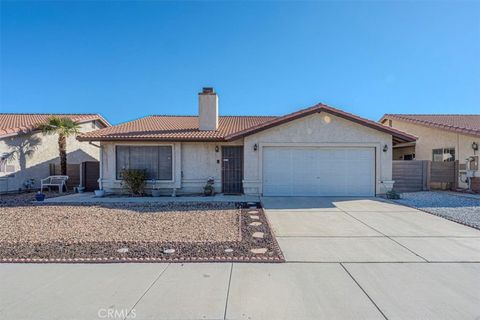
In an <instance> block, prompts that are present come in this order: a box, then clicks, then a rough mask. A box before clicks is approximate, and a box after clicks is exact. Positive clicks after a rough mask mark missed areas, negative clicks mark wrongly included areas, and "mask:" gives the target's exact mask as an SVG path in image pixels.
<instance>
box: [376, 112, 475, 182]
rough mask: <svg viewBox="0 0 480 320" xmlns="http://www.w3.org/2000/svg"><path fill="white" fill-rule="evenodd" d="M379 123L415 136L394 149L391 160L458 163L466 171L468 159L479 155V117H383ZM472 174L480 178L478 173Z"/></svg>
mask: <svg viewBox="0 0 480 320" xmlns="http://www.w3.org/2000/svg"><path fill="white" fill-rule="evenodd" d="M380 122H381V123H382V124H384V125H386V126H389V127H392V128H395V129H399V130H402V131H405V132H408V133H410V134H412V135H414V136H416V137H417V141H416V142H409V143H403V144H398V145H396V146H394V147H393V160H412V159H415V160H430V161H455V160H458V161H459V164H460V168H465V164H466V159H467V158H469V157H471V156H478V155H479V151H478V145H479V144H480V115H456V114H448V115H442V114H438V115H428V114H385V115H384V116H383V117H382V118H381V119H380ZM475 149H477V150H475ZM475 175H476V177H480V174H479V172H478V171H477V172H476V173H475ZM460 178H461V177H460ZM475 180H476V179H475ZM460 186H461V187H466V184H465V183H462V182H460Z"/></svg>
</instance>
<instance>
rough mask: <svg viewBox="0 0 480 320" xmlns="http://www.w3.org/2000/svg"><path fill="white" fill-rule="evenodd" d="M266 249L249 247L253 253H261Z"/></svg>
mask: <svg viewBox="0 0 480 320" xmlns="http://www.w3.org/2000/svg"><path fill="white" fill-rule="evenodd" d="M267 251H268V249H267V248H256V249H250V252H252V253H255V254H263V253H266V252H267Z"/></svg>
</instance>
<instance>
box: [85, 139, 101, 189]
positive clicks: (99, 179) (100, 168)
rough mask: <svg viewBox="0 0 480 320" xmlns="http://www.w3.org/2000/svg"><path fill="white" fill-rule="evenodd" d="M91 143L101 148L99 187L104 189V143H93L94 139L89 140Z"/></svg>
mask: <svg viewBox="0 0 480 320" xmlns="http://www.w3.org/2000/svg"><path fill="white" fill-rule="evenodd" d="M88 143H89V144H90V145H92V146H94V147H97V148H99V149H100V165H99V171H100V174H99V177H98V189H100V190H103V183H102V182H103V146H102V145H97V144H95V143H93V142H92V141H89V142H88Z"/></svg>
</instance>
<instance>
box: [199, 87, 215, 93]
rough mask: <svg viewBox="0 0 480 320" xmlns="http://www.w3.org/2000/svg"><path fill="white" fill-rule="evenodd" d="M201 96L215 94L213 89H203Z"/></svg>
mask: <svg viewBox="0 0 480 320" xmlns="http://www.w3.org/2000/svg"><path fill="white" fill-rule="evenodd" d="M201 94H215V90H214V89H213V87H203V89H202V93H201Z"/></svg>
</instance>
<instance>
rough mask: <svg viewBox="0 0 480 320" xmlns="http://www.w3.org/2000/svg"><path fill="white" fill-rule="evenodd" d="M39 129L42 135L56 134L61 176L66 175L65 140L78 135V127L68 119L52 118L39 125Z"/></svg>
mask: <svg viewBox="0 0 480 320" xmlns="http://www.w3.org/2000/svg"><path fill="white" fill-rule="evenodd" d="M40 129H41V130H42V131H43V133H44V134H58V153H59V155H60V170H61V172H62V175H67V138H68V137H69V136H72V135H76V134H78V133H80V125H79V124H78V123H77V122H75V121H73V120H72V119H70V118H60V117H55V116H52V117H50V118H49V119H48V120H47V122H46V123H43V124H41V125H40Z"/></svg>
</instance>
